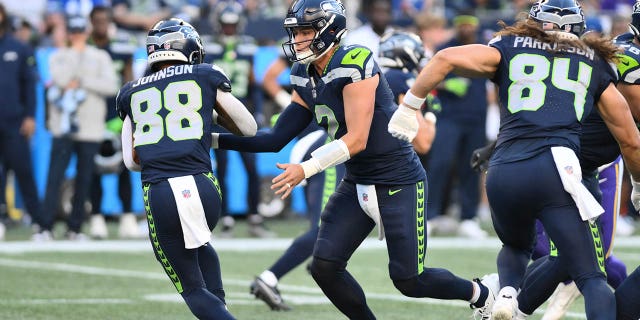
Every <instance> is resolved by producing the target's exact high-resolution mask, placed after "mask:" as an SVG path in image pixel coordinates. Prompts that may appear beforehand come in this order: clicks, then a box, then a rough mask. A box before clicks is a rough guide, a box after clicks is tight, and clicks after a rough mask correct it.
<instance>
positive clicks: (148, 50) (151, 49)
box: [147, 45, 156, 53]
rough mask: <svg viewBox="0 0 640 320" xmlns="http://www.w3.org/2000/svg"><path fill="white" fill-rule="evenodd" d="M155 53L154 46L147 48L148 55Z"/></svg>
mask: <svg viewBox="0 0 640 320" xmlns="http://www.w3.org/2000/svg"><path fill="white" fill-rule="evenodd" d="M154 51H156V49H155V47H154V46H153V45H150V46H148V47H147V52H148V53H151V52H154Z"/></svg>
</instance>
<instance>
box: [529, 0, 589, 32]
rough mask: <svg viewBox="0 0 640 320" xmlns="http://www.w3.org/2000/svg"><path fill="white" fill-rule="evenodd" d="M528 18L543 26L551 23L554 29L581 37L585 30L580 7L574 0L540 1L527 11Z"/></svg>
mask: <svg viewBox="0 0 640 320" xmlns="http://www.w3.org/2000/svg"><path fill="white" fill-rule="evenodd" d="M529 16H530V17H531V18H532V19H533V20H535V21H538V22H540V23H542V25H543V29H545V30H546V29H547V28H545V27H544V26H545V24H547V23H552V24H553V27H554V29H558V30H559V31H563V32H569V33H572V34H574V35H576V36H578V37H579V36H581V35H582V33H583V32H584V29H585V22H584V13H583V12H582V7H580V4H578V3H577V2H576V1H575V0H540V1H538V3H536V4H534V5H533V6H532V7H531V10H530V11H529Z"/></svg>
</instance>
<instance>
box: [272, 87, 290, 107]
mask: <svg viewBox="0 0 640 320" xmlns="http://www.w3.org/2000/svg"><path fill="white" fill-rule="evenodd" d="M273 101H275V102H276V103H277V104H278V105H279V106H280V108H282V109H284V108H286V107H287V106H288V105H289V103H291V95H290V94H289V93H288V92H286V91H284V90H280V91H278V93H276V95H275V97H273Z"/></svg>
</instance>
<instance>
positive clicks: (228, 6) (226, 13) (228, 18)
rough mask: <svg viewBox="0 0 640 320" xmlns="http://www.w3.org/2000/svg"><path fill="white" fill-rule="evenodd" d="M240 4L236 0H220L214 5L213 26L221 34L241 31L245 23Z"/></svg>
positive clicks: (228, 34) (234, 33)
mask: <svg viewBox="0 0 640 320" xmlns="http://www.w3.org/2000/svg"><path fill="white" fill-rule="evenodd" d="M243 10H244V9H243V8H242V5H241V4H240V3H238V2H236V1H221V2H220V3H219V4H218V5H216V7H215V9H214V15H213V27H214V30H215V32H216V33H218V34H220V35H223V36H234V35H236V34H239V33H241V32H242V29H243V28H244V25H245V20H244V16H243Z"/></svg>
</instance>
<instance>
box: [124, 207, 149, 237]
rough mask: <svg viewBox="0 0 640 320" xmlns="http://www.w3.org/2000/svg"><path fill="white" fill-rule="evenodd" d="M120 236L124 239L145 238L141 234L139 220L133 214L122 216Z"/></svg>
mask: <svg viewBox="0 0 640 320" xmlns="http://www.w3.org/2000/svg"><path fill="white" fill-rule="evenodd" d="M118 236H119V237H120V238H122V239H139V238H143V237H144V236H145V235H144V234H143V233H142V232H140V227H139V226H138V219H137V218H136V216H135V215H134V214H133V213H123V214H122V216H120V225H119V226H118Z"/></svg>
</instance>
